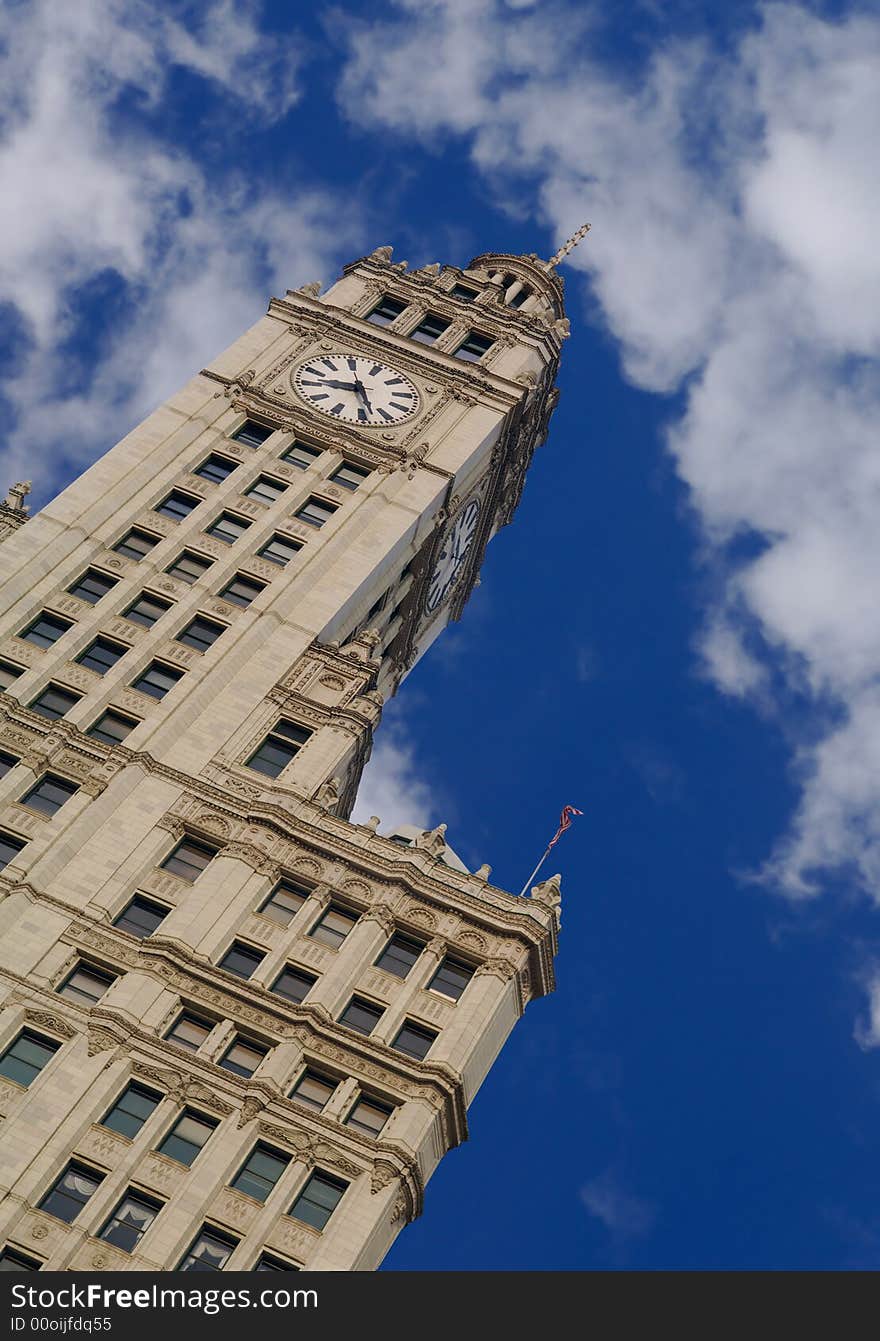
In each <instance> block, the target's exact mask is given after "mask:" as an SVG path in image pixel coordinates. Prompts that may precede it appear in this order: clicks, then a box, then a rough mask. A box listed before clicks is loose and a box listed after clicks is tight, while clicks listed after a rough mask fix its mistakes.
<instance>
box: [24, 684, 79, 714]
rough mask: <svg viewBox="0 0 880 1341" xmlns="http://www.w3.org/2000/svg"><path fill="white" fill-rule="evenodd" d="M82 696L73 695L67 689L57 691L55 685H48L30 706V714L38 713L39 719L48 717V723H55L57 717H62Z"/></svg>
mask: <svg viewBox="0 0 880 1341" xmlns="http://www.w3.org/2000/svg"><path fill="white" fill-rule="evenodd" d="M81 698H82V694H73V693H71V691H70V690H69V689H59V688H58V686H57V685H55V684H50V685H48V686H47V687H46V688H45V689H44V690H43V692H42V694H40V695H39V697H38V698H35V699H34V701H33V703H32V704H31V705H30V707H31V712H38V713H39V714H40V716H41V717H48V718H49V720H50V721H55V720H56V719H57V718H59V717H64V716H65V714H66V713H68V712H70V709H71V708H72V707H74V706H75V705H76V704H77V703H79V701H80V699H81Z"/></svg>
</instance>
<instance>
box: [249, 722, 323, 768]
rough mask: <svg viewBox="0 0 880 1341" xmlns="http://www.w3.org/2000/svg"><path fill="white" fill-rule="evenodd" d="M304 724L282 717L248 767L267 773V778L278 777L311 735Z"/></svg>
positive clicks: (252, 757) (252, 756)
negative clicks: (299, 724) (300, 724)
mask: <svg viewBox="0 0 880 1341" xmlns="http://www.w3.org/2000/svg"><path fill="white" fill-rule="evenodd" d="M311 734H312V733H311V731H308V730H307V729H306V728H305V727H304V726H297V725H296V723H295V722H288V721H285V719H284V718H283V717H282V719H281V721H280V722H276V724H275V726H273V727H272V730H271V731H270V732H269V734H268V736H267V737H266V739H265V740H264V741H263V743H262V745H261V746H260V748H259V749H258V750H257V751H256V752H255V753H254V754H252V755H251V757H250V759H248V765H247V766H248V768H252V769H253V770H254V772H256V773H265V775H266V777H267V778H277V777H278V776H279V774H280V773H282V772H283V771H284V769H285V768H286V767H287V765H288V764H289V763H290V761H291V759H293V757H294V755H296V754H298V753H299V750H300V747H301V746H303V745H304V744H305V742H306V741H307V740H308V738H309V736H310V735H311Z"/></svg>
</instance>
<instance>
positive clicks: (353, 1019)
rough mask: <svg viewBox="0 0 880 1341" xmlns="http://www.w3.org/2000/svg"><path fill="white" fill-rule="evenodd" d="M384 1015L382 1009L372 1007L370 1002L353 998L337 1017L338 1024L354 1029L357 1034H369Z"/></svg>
mask: <svg viewBox="0 0 880 1341" xmlns="http://www.w3.org/2000/svg"><path fill="white" fill-rule="evenodd" d="M384 1014H385V1010H384V1007H382V1006H374V1005H373V1003H372V1001H364V999H363V997H359V996H353V997H352V998H351V1001H349V1003H348V1005H347V1006H346V1008H345V1010H344V1011H343V1012H342V1014H341V1015H340V1017H339V1023H340V1024H345V1025H348V1027H349V1029H356V1030H357V1032H358V1033H359V1034H371V1033H372V1032H373V1030H374V1029H375V1028H376V1025H377V1024H378V1023H379V1021H380V1020H381V1018H382V1016H383V1015H384Z"/></svg>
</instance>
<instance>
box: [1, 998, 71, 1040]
mask: <svg viewBox="0 0 880 1341" xmlns="http://www.w3.org/2000/svg"><path fill="white" fill-rule="evenodd" d="M5 1004H7V1005H8V1004H9V1002H8V1001H7V1002H6V1003H5ZM24 1018H25V1020H26V1021H27V1023H28V1024H35V1025H37V1026H38V1027H41V1028H43V1029H50V1030H51V1031H52V1033H53V1034H58V1035H60V1037H61V1038H73V1036H74V1034H75V1033H76V1030H75V1029H74V1028H73V1027H72V1026H71V1025H69V1024H68V1023H67V1021H66V1020H63V1019H62V1018H61V1016H60V1015H51V1014H50V1013H49V1011H47V1010H26V1011H25V1013H24Z"/></svg>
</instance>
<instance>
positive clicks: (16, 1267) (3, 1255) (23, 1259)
mask: <svg viewBox="0 0 880 1341" xmlns="http://www.w3.org/2000/svg"><path fill="white" fill-rule="evenodd" d="M42 1265H43V1263H42V1262H39V1261H38V1260H37V1258H36V1257H28V1256H27V1254H26V1253H20V1252H19V1251H18V1249H17V1248H4V1249H3V1251H2V1252H0V1271H39V1270H40V1268H41V1267H42ZM297 1269H298V1268H297V1267H291V1268H290V1270H291V1271H296V1270H297Z"/></svg>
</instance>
